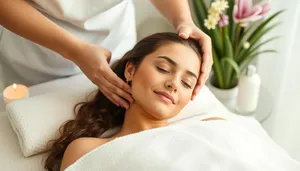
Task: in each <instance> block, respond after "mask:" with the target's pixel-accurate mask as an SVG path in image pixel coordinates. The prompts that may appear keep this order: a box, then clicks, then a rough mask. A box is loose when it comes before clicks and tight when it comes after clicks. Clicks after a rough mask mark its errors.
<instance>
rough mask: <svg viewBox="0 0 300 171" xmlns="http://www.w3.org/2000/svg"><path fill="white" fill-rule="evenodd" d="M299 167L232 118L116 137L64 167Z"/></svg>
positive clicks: (73, 170) (212, 170)
mask: <svg viewBox="0 0 300 171" xmlns="http://www.w3.org/2000/svg"><path fill="white" fill-rule="evenodd" d="M81 170H89V171H94V170H95V171H96V170H97V171H102V170H103V171H119V170H120V171H121V170H131V171H152V170H155V171H171V170H172V171H173V170H174V171H187V170H188V171H198V170H199V171H219V170H222V171H227V170H228V171H299V170H300V164H299V163H298V162H296V161H295V160H293V159H292V158H290V157H289V156H288V155H287V153H286V152H284V151H283V150H282V149H281V148H280V147H279V146H278V145H276V144H275V143H273V141H271V140H270V139H268V138H267V137H259V136H256V135H255V134H253V133H252V132H251V131H249V130H247V129H246V128H245V127H243V126H241V125H238V124H236V123H234V122H232V121H193V122H192V123H185V124H177V125H170V126H168V127H164V128H156V129H152V130H147V131H143V132H140V133H136V134H131V135H128V136H124V137H120V138H118V139H115V140H113V141H111V142H108V143H106V144H104V145H102V146H100V147H98V148H96V149H94V150H92V151H90V152H89V153H87V154H85V155H84V156H83V157H81V158H80V159H79V160H77V161H76V162H75V163H74V164H72V165H71V166H69V167H68V168H67V169H66V171H81Z"/></svg>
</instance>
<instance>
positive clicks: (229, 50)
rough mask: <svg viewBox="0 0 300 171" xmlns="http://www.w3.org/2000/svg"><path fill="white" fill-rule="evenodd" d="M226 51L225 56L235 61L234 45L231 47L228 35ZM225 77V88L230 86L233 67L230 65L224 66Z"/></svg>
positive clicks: (225, 44)
mask: <svg viewBox="0 0 300 171" xmlns="http://www.w3.org/2000/svg"><path fill="white" fill-rule="evenodd" d="M224 36H225V37H224V48H225V49H224V50H225V54H224V55H223V56H225V57H226V58H230V59H233V49H232V45H231V41H230V39H229V36H228V35H224ZM223 66H224V72H225V73H224V75H225V86H228V85H229V81H230V76H231V73H232V67H230V66H229V65H226V64H224V65H223Z"/></svg>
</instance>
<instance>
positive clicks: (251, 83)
mask: <svg viewBox="0 0 300 171" xmlns="http://www.w3.org/2000/svg"><path fill="white" fill-rule="evenodd" d="M260 84H261V81H260V77H259V75H258V74H257V73H256V67H255V66H254V65H248V67H247V69H246V72H245V73H244V74H242V75H241V76H240V78H239V83H238V94H237V100H236V107H235V110H236V112H237V113H239V114H243V115H247V114H251V113H252V112H254V111H255V110H256V108H257V105H258V100H259V91H260Z"/></svg>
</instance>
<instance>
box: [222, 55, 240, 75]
mask: <svg viewBox="0 0 300 171" xmlns="http://www.w3.org/2000/svg"><path fill="white" fill-rule="evenodd" d="M221 63H222V65H225V63H228V64H229V65H230V66H231V67H232V68H233V70H234V71H235V73H236V75H237V76H239V75H240V69H239V65H238V64H237V63H236V62H235V61H234V60H233V59H232V58H231V57H225V58H222V59H221Z"/></svg>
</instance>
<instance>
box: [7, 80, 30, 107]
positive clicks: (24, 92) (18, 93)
mask: <svg viewBox="0 0 300 171" xmlns="http://www.w3.org/2000/svg"><path fill="white" fill-rule="evenodd" d="M28 97H29V92H28V88H27V87H26V86H25V85H22V84H13V85H10V86H8V87H6V88H5V89H4V91H3V101H4V103H5V104H6V105H7V104H9V103H10V102H12V101H14V100H20V99H24V98H28Z"/></svg>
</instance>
